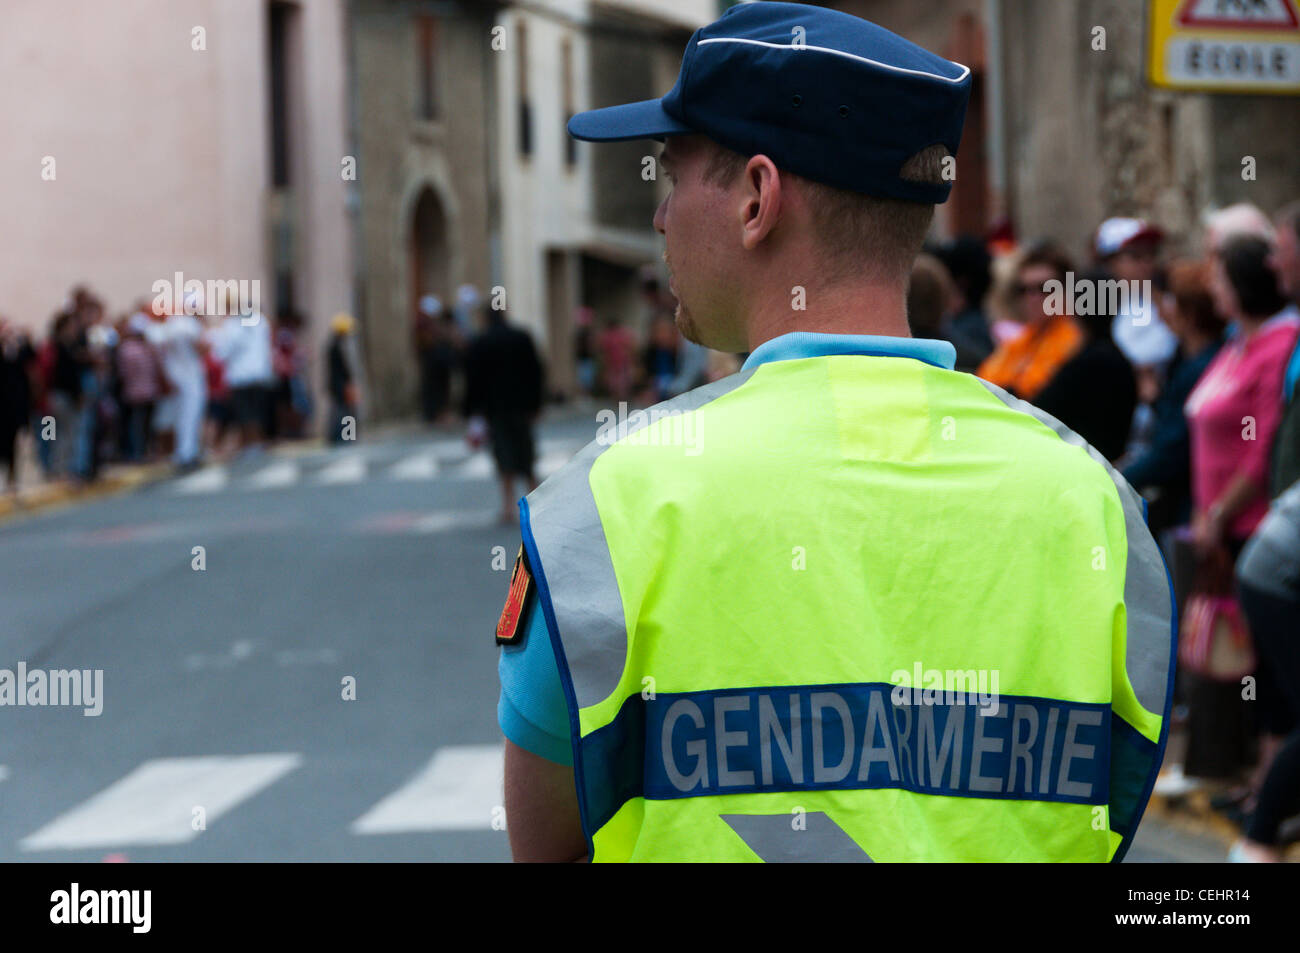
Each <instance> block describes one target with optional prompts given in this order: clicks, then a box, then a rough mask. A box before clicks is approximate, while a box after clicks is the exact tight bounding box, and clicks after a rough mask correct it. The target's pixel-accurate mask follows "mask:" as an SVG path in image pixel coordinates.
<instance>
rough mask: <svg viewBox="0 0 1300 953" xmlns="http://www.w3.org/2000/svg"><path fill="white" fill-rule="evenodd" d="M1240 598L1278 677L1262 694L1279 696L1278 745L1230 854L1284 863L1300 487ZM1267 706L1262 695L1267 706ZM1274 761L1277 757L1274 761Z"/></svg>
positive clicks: (1249, 552) (1298, 686) (1283, 507)
mask: <svg viewBox="0 0 1300 953" xmlns="http://www.w3.org/2000/svg"><path fill="white" fill-rule="evenodd" d="M1237 591H1238V595H1239V597H1240V599H1241V608H1242V611H1243V612H1244V613H1245V616H1246V619H1247V621H1248V622H1249V625H1250V633H1251V637H1252V638H1253V639H1254V643H1255V649H1256V652H1257V653H1258V655H1259V665H1260V667H1261V669H1264V670H1268V671H1271V673H1272V677H1271V678H1269V679H1267V681H1266V682H1261V684H1260V686H1259V689H1260V691H1261V692H1262V691H1271V692H1274V693H1276V697H1275V698H1273V699H1271V700H1270V701H1271V704H1270V707H1272V708H1273V709H1275V715H1274V718H1275V719H1276V720H1275V721H1274V722H1273V726H1272V727H1273V728H1274V730H1276V731H1277V732H1278V733H1279V734H1282V733H1285V738H1284V739H1281V738H1279V739H1277V740H1276V741H1275V742H1274V743H1273V744H1271V745H1270V748H1271V749H1272V750H1271V751H1269V752H1266V755H1265V757H1264V758H1262V759H1261V768H1262V771H1261V776H1260V778H1259V783H1258V791H1257V793H1256V795H1255V799H1254V803H1253V804H1249V805H1248V808H1249V810H1248V812H1247V813H1248V817H1249V821H1248V823H1247V825H1246V830H1245V836H1244V837H1243V838H1242V839H1240V840H1239V841H1238V842H1237V843H1236V844H1235V845H1234V846H1233V849H1232V851H1231V853H1230V854H1229V857H1228V859H1229V860H1234V861H1280V860H1281V859H1282V855H1281V847H1280V843H1279V837H1278V834H1279V829H1280V828H1281V826H1282V822H1283V821H1284V820H1286V819H1287V818H1288V817H1293V816H1295V815H1296V814H1297V813H1300V637H1298V636H1297V623H1296V620H1298V619H1300V482H1296V483H1295V484H1294V485H1292V486H1291V488H1290V489H1288V490H1287V491H1286V492H1285V493H1283V494H1282V496H1281V497H1279V499H1278V501H1277V503H1276V505H1275V506H1274V507H1273V509H1272V510H1271V511H1270V512H1269V514H1268V516H1267V517H1266V518H1265V519H1264V521H1263V523H1261V524H1260V527H1259V530H1258V532H1256V533H1255V535H1254V536H1253V537H1252V538H1251V541H1250V542H1249V544H1247V546H1246V548H1245V549H1244V550H1243V551H1242V554H1241V559H1240V560H1239V561H1238V564H1237ZM1262 700H1263V698H1262V696H1261V701H1262ZM1270 754H1271V757H1268V755H1270Z"/></svg>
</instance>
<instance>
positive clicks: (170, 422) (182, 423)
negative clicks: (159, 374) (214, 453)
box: [146, 293, 207, 472]
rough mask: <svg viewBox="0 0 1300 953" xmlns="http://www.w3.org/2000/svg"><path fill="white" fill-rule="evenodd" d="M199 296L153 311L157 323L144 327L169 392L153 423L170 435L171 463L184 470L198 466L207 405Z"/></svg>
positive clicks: (192, 296)
mask: <svg viewBox="0 0 1300 953" xmlns="http://www.w3.org/2000/svg"><path fill="white" fill-rule="evenodd" d="M203 305H204V303H203V299H202V296H199V295H195V294H193V293H190V294H187V295H186V297H185V300H184V304H183V307H182V309H181V310H180V311H176V312H173V313H170V314H168V313H166V312H165V311H163V312H156V314H157V317H158V319H159V320H155V321H154V322H153V323H152V324H150V325H149V326H148V332H147V334H146V339H147V340H149V341H150V342H151V343H152V344H153V345H154V347H156V348H157V349H158V353H159V354H160V355H161V356H162V364H163V371H164V373H165V374H166V375H167V381H168V384H169V386H170V392H169V393H168V394H167V396H166V397H164V398H163V399H162V400H161V401H160V402H159V404H158V405H157V406H156V407H155V409H154V419H155V422H158V421H159V420H161V424H162V428H161V429H170V430H171V431H172V434H173V439H172V444H173V450H172V462H173V463H174V464H175V465H176V467H177V468H178V469H179V470H181V471H182V472H184V471H189V470H193V469H196V468H197V467H198V466H199V465H200V462H201V461H200V456H201V453H202V443H201V438H202V435H203V410H204V407H205V405H206V403H207V375H206V372H205V370H204V367H203V358H202V349H203V348H205V347H206V346H207V344H206V342H205V339H204V328H203V325H202V324H201V323H200V322H199V319H198V318H196V317H195V314H202V313H203Z"/></svg>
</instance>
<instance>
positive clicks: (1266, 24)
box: [1174, 0, 1300, 30]
mask: <svg viewBox="0 0 1300 953" xmlns="http://www.w3.org/2000/svg"><path fill="white" fill-rule="evenodd" d="M1174 22H1176V23H1177V24H1178V25H1179V26H1184V27H1203V28H1208V29H1215V30H1300V19H1297V17H1296V11H1295V6H1294V4H1293V0H1183V5H1182V6H1181V7H1179V8H1178V13H1177V15H1176V16H1175V17H1174Z"/></svg>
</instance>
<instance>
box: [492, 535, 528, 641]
mask: <svg viewBox="0 0 1300 953" xmlns="http://www.w3.org/2000/svg"><path fill="white" fill-rule="evenodd" d="M532 594H533V574H532V571H531V570H530V569H529V568H528V556H527V555H526V554H525V553H524V547H523V546H520V547H519V555H518V556H517V557H515V569H514V572H512V573H511V574H510V591H509V592H508V593H507V594H506V604H505V606H504V608H502V610H501V618H500V619H499V620H498V621H497V645H519V644H520V643H521V642H523V640H524V632H525V631H527V630H526V627H525V625H524V622H525V619H524V616H525V615H526V614H527V609H528V599H529V597H530V596H531V595H532Z"/></svg>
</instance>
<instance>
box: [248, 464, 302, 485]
mask: <svg viewBox="0 0 1300 953" xmlns="http://www.w3.org/2000/svg"><path fill="white" fill-rule="evenodd" d="M297 482H298V464H296V463H294V462H293V461H292V460H281V461H279V462H276V463H268V464H267V465H266V466H264V467H262V469H260V470H258V471H257V472H256V473H254V474H253V475H252V476H251V477H249V478H248V480H247V482H246V483H245V486H247V487H248V488H249V489H251V490H270V489H275V488H278V487H282V486H290V485H291V484H294V483H297Z"/></svg>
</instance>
